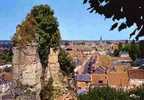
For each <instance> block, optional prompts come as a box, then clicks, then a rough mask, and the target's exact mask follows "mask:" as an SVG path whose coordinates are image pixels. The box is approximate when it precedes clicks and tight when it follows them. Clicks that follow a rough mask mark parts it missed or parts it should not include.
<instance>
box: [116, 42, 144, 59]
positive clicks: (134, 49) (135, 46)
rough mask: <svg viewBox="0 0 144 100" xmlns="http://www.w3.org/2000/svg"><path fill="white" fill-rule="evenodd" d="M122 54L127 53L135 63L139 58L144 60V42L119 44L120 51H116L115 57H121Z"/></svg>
mask: <svg viewBox="0 0 144 100" xmlns="http://www.w3.org/2000/svg"><path fill="white" fill-rule="evenodd" d="M121 52H127V53H128V54H129V56H130V57H131V59H132V60H133V61H135V60H136V59H137V58H144V41H142V40H141V41H139V42H135V41H132V42H131V43H126V44H122V43H119V45H118V49H115V51H114V53H113V55H114V56H119V55H120V53H121Z"/></svg>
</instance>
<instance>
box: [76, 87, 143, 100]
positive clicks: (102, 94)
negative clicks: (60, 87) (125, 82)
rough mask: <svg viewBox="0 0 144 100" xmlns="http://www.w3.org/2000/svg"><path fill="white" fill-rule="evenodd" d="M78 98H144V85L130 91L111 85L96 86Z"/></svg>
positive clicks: (112, 99)
mask: <svg viewBox="0 0 144 100" xmlns="http://www.w3.org/2000/svg"><path fill="white" fill-rule="evenodd" d="M78 100H144V86H140V87H138V88H136V89H134V90H130V91H124V90H122V89H119V90H118V89H114V88H110V87H96V88H94V89H92V90H90V91H89V92H88V93H87V94H83V95H80V96H79V97H78Z"/></svg>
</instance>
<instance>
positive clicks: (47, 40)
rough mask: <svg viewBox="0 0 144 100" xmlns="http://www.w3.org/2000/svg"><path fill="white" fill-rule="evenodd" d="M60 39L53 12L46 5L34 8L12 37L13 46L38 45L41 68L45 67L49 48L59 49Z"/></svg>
mask: <svg viewBox="0 0 144 100" xmlns="http://www.w3.org/2000/svg"><path fill="white" fill-rule="evenodd" d="M60 40H61V37H60V32H59V29H58V22H57V19H56V17H55V16H54V12H53V10H52V9H51V8H50V7H49V6H48V5H38V6H34V7H33V8H32V10H31V12H30V13H29V14H28V15H27V17H26V19H25V20H24V21H23V22H22V24H21V25H18V26H17V31H16V33H15V35H14V37H13V44H14V45H19V46H23V45H27V44H29V43H31V42H36V43H38V52H39V56H40V59H41V63H42V65H43V67H46V66H47V63H48V54H49V49H50V48H57V47H59V43H60Z"/></svg>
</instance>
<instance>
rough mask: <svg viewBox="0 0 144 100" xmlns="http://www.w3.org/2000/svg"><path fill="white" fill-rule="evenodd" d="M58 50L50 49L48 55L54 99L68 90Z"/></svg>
mask: <svg viewBox="0 0 144 100" xmlns="http://www.w3.org/2000/svg"><path fill="white" fill-rule="evenodd" d="M58 54H59V51H58V50H54V49H53V48H51V49H50V54H49V57H48V69H49V71H50V75H51V78H52V80H53V82H52V88H53V89H52V100H58V97H59V96H61V95H63V94H65V93H66V91H67V88H66V85H65V84H64V83H63V78H64V77H63V75H62V72H61V70H60V65H59V62H58Z"/></svg>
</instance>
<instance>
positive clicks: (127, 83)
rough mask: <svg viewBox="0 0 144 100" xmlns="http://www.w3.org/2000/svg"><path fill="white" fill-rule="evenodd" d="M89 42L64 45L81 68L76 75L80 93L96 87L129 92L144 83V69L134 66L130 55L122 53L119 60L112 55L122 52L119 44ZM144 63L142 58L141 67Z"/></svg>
mask: <svg viewBox="0 0 144 100" xmlns="http://www.w3.org/2000/svg"><path fill="white" fill-rule="evenodd" d="M86 43H87V42H86ZM86 43H84V44H83V43H81V44H76V43H75V44H74V43H72V42H69V44H67V45H65V46H64V49H65V50H66V51H67V52H68V53H69V54H70V55H71V56H72V57H73V58H74V62H75V64H76V65H77V67H76V68H75V70H74V72H75V81H76V91H77V93H78V94H80V93H85V92H88V91H89V89H91V88H94V87H103V86H110V87H112V88H116V89H124V90H129V89H134V88H136V87H139V86H141V85H143V84H144V67H133V66H132V65H131V59H130V57H129V54H128V53H126V52H121V53H120V56H119V57H112V56H111V55H110V54H111V53H113V51H114V50H115V49H118V43H119V42H113V43H106V42H105V43H101V42H98V44H95V43H94V42H93V43H91V44H88V45H87V44H86ZM143 62H144V61H142V60H139V59H138V60H137V61H136V63H138V64H140V65H142V64H143Z"/></svg>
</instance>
